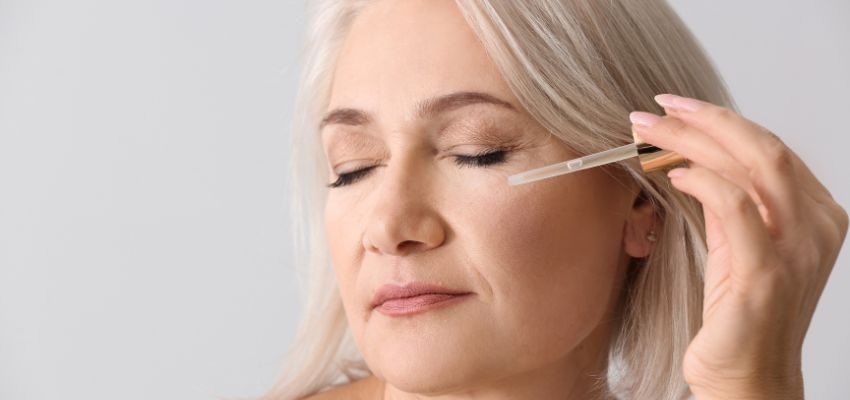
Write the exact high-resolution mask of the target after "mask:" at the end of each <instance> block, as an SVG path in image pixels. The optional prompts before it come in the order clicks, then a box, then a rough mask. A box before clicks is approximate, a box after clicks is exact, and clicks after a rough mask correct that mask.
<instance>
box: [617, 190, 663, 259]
mask: <svg viewBox="0 0 850 400" xmlns="http://www.w3.org/2000/svg"><path fill="white" fill-rule="evenodd" d="M657 222H658V217H657V216H656V212H655V207H654V206H653V204H652V202H651V201H649V200H648V199H647V197H646V195H645V194H644V193H643V191H641V192H640V193H639V194H638V196H637V197H636V198H635V201H634V204H633V206H632V210H631V212H630V213H629V216H628V217H627V218H626V224H625V225H624V226H623V249H624V250H625V251H626V253H627V254H628V255H630V256H632V257H637V258H641V257H646V256H648V255H649V254H650V253H652V250H653V249H654V248H655V243H654V241H651V240H649V238H648V236H649V235H650V232H653V233H654V235H655V236H656V237H657V236H660V232H658V231H657V230H655V229H656V227H658V226H660V224H658V223H657Z"/></svg>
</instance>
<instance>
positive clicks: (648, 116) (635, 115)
mask: <svg viewBox="0 0 850 400" xmlns="http://www.w3.org/2000/svg"><path fill="white" fill-rule="evenodd" d="M629 121H632V123H633V124H635V125H641V126H646V127H651V126H653V125H655V124H656V123H658V121H661V117H659V116H657V115H655V114H652V113H648V112H643V111H632V113H631V114H629Z"/></svg>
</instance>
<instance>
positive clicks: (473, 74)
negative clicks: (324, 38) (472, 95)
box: [329, 0, 514, 110]
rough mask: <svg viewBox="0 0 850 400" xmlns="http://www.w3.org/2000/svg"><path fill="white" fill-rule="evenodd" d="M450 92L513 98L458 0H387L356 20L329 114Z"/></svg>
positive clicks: (402, 104) (339, 64) (337, 71)
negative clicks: (469, 92)
mask: <svg viewBox="0 0 850 400" xmlns="http://www.w3.org/2000/svg"><path fill="white" fill-rule="evenodd" d="M450 91H480V92H487V93H492V94H494V95H499V96H500V97H502V98H504V99H506V100H508V101H512V102H513V100H514V99H513V96H512V95H511V92H510V90H509V88H508V86H507V84H506V83H505V82H504V80H503V79H502V77H501V75H500V73H499V71H498V69H497V67H496V65H495V64H494V63H493V62H492V61H491V60H490V58H489V57H488V55H487V53H486V51H485V49H484V47H483V46H482V44H481V43H480V42H479V40H478V37H477V36H476V35H475V33H474V32H473V31H472V28H471V27H470V26H469V25H468V24H467V22H466V20H465V19H464V17H463V15H462V14H461V12H460V10H459V9H458V8H457V6H456V5H455V4H454V1H452V0H405V1H397V0H388V1H387V0H384V1H377V2H375V3H372V4H370V5H369V6H367V7H366V8H365V9H364V10H362V11H361V13H360V14H359V15H358V16H357V17H356V18H355V20H354V23H353V24H352V27H351V29H350V31H349V32H348V34H347V36H346V39H345V40H344V43H343V46H342V49H341V51H340V54H339V58H338V59H337V64H336V66H335V71H334V78H333V85H332V89H331V99H330V105H329V108H334V107H356V108H361V109H367V110H378V109H386V110H389V109H396V108H401V107H405V106H410V105H412V104H413V103H415V102H416V101H418V100H420V99H423V98H427V97H432V96H435V95H440V94H444V93H446V92H450ZM408 108H409V107H408Z"/></svg>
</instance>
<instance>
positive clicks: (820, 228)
mask: <svg viewBox="0 0 850 400" xmlns="http://www.w3.org/2000/svg"><path fill="white" fill-rule="evenodd" d="M315 7H316V8H315V11H314V14H313V15H312V18H313V19H312V22H311V24H310V26H311V28H310V31H309V52H308V58H307V60H306V64H305V67H304V76H303V79H302V88H301V93H300V96H301V102H302V112H301V113H300V114H299V116H300V117H301V118H302V121H300V124H301V125H300V128H299V130H298V136H297V138H296V139H297V140H296V141H295V143H294V146H295V147H294V149H295V153H294V156H295V157H294V160H295V162H296V164H295V170H294V171H295V177H296V178H297V179H296V181H294V183H295V185H296V187H297V189H298V190H300V191H302V192H304V196H303V198H299V202H298V203H296V204H297V205H299V206H300V207H298V208H296V209H295V215H296V216H297V218H298V220H297V221H296V222H297V223H299V224H301V225H299V226H303V230H299V231H298V234H299V235H302V234H306V236H298V240H299V242H298V243H299V244H300V245H301V246H303V247H304V248H306V249H308V252H306V253H305V254H303V255H302V256H305V257H308V258H306V259H302V260H299V264H303V265H306V266H309V268H310V270H309V274H310V286H309V295H310V296H309V303H308V304H307V311H306V313H305V321H304V323H303V325H302V327H301V331H300V333H299V336H298V338H297V340H296V343H295V345H294V346H293V348H292V352H291V354H290V360H289V363H288V364H287V365H288V369H285V370H284V371H283V374H282V378H281V380H280V381H279V382H278V384H277V385H276V386H275V387H274V388H273V389H272V390H270V391H269V393H267V395H266V396H265V397H264V398H266V399H286V400H289V399H298V398H311V399H335V398H339V399H356V398H362V399H392V400H404V399H419V398H423V397H428V398H430V399H468V398H469V399H473V398H474V399H603V398H623V399H679V398H683V397H685V396H687V394H688V393H689V391H690V392H691V393H693V395H694V396H695V397H696V398H697V399H700V400H703V399H715V398H717V399H720V398H722V399H738V398H741V399H743V398H747V399H760V398H765V399H767V398H770V399H777V398H802V394H803V382H802V375H801V373H800V358H801V357H800V356H801V354H800V353H801V346H802V342H803V337H804V335H805V332H806V330H807V327H808V324H809V321H810V319H811V316H812V314H813V312H814V309H815V305H816V303H817V300H818V297H819V296H820V293H821V291H822V290H823V287H824V285H825V283H826V280H827V278H828V276H829V274H830V270H831V269H832V266H833V265H834V263H835V260H836V257H837V253H838V249H839V248H840V246H841V243H842V242H843V239H844V236H845V234H846V231H847V214H846V212H845V211H844V210H843V209H842V208H841V207H840V206H839V205H838V204H836V203H835V202H834V201H833V199H832V197H831V196H830V194H829V192H828V191H827V189H825V188H824V187H823V186H822V185H821V184H820V183H819V182H818V180H817V179H816V178H815V177H814V176H812V174H811V172H810V171H809V170H808V169H807V168H806V166H805V164H804V163H803V162H802V161H801V160H800V159H799V158H798V157H797V156H796V155H795V154H794V153H793V152H792V151H791V150H790V149H788V148H787V147H786V146H785V145H784V144H783V143H782V142H781V141H780V140H779V139H778V138H777V137H776V136H775V135H773V134H771V133H769V132H768V131H767V130H766V129H764V128H762V127H760V126H759V125H757V124H756V123H754V122H751V121H748V120H747V119H745V118H744V117H742V116H740V115H738V114H737V113H736V112H735V111H733V110H734V106H733V105H732V103H731V100H730V99H729V96H728V94H727V93H726V91H725V90H724V85H723V83H722V81H721V79H720V78H719V77H718V76H717V74H716V73H715V71H714V70H713V68H712V66H711V64H710V62H709V61H708V60H707V58H706V57H705V55H704V54H703V52H702V51H701V49H700V48H699V46H698V44H697V43H696V41H695V40H694V39H693V37H692V36H691V35H690V34H689V32H688V30H687V29H686V28H685V27H684V26H683V24H682V23H681V21H680V20H679V19H678V17H677V16H676V15H675V13H673V12H672V11H671V9H670V8H669V7H668V6H667V5H666V4H665V3H664V2H663V1H661V0H658V1H641V2H634V1H625V0H623V1H604V2H602V1H592V0H578V1H556V0H548V1H544V0H535V1H522V2H520V1H494V0H458V1H456V2H455V1H450V0H406V1H398V0H396V1H392V0H383V1H343V0H331V1H321V2H319V3H318V4H316V5H315ZM671 93H672V94H677V95H681V96H686V97H681V96H675V95H672V94H671ZM658 94H661V95H660V96H656V95H658ZM696 99H700V100H696ZM635 111H637V112H635ZM633 131H634V132H635V133H636V134H638V135H640V136H641V137H642V138H643V139H644V140H645V141H647V142H649V143H651V144H655V145H657V146H659V147H661V148H664V149H669V150H674V151H676V152H678V153H680V154H681V155H683V156H684V157H686V158H687V159H688V160H690V161H689V168H676V169H673V170H672V171H670V172H669V175H668V174H667V173H665V172H664V171H658V172H650V173H644V172H643V171H641V169H640V166H639V165H638V164H637V162H636V161H635V160H631V161H628V162H622V163H619V164H615V165H610V166H606V167H600V168H595V169H588V170H585V171H582V172H579V173H574V174H570V175H564V176H560V177H555V178H551V179H546V180H542V181H539V182H535V183H530V184H526V185H520V186H509V185H508V184H507V177H508V176H510V175H513V174H515V173H519V172H523V171H526V170H529V169H533V168H537V167H541V166H544V165H548V164H552V163H556V162H560V161H563V160H568V159H571V158H574V157H577V156H580V155H584V154H589V153H593V152H598V151H601V150H605V149H609V148H612V147H615V146H619V145H623V144H626V143H629V142H630V141H632V140H633V138H632V132H633ZM305 190H306V192H305ZM319 205H323V206H324V209H323V210H320V209H319ZM326 255H328V256H329V257H326ZM424 285H430V286H424ZM399 287H401V288H399ZM405 297H406V298H407V299H405Z"/></svg>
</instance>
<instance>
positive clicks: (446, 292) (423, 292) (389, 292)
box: [371, 282, 471, 309]
mask: <svg viewBox="0 0 850 400" xmlns="http://www.w3.org/2000/svg"><path fill="white" fill-rule="evenodd" d="M469 293H471V292H468V291H463V290H454V289H447V288H444V287H442V286H438V285H432V284H429V283H424V282H410V283H408V284H406V285H404V286H398V285H384V286H381V287H380V288H379V289H378V291H377V292H375V295H374V296H373V297H372V303H371V308H372V309H374V308H375V307H379V306H381V305H382V304H384V303H385V302H388V301H395V302H397V303H398V302H399V301H398V300H399V299H408V298H411V299H410V300H409V301H405V302H415V301H416V299H419V301H434V300H438V299H449V298H451V297H455V296H459V295H464V294H469ZM412 298H416V299H412Z"/></svg>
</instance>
